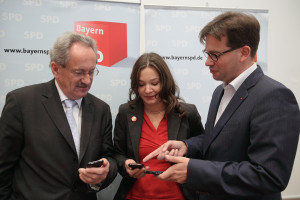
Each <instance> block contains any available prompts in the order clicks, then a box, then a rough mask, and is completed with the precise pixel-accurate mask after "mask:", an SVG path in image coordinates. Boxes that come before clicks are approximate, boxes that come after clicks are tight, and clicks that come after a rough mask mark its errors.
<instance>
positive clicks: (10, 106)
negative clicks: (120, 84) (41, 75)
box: [0, 32, 117, 200]
mask: <svg viewBox="0 0 300 200" xmlns="http://www.w3.org/2000/svg"><path fill="white" fill-rule="evenodd" d="M50 59H51V61H50V67H51V70H52V73H53V75H54V79H53V80H51V81H49V82H47V83H42V84H37V85H32V86H27V87H24V88H21V89H17V90H14V91H12V92H9V93H8V94H7V97H6V104H5V106H4V108H3V111H2V116H1V118H0V199H26V200H34V199H38V200H43V199H48V200H54V199H55V200H56V199H64V200H66V199H70V200H96V199H97V197H96V192H97V191H99V190H101V189H103V188H105V187H107V186H108V185H109V184H110V183H111V182H112V181H113V180H114V178H115V176H116V174H117V167H116V163H115V161H114V160H113V159H112V158H111V153H112V151H113V144H112V119H111V112H110V108H109V106H108V105H107V104H106V103H104V102H103V101H101V100H100V99H98V98H96V97H95V96H93V95H91V94H89V93H88V91H89V89H90V88H91V85H92V82H93V78H94V76H96V75H97V74H98V72H99V71H98V70H97V68H96V62H97V46H96V43H95V41H94V40H93V39H92V38H90V37H88V36H85V35H81V34H78V33H73V32H66V33H64V34H63V35H62V36H60V37H59V38H58V39H57V40H56V42H55V43H54V45H53V47H52V49H51V50H50ZM99 159H101V160H102V161H103V163H102V166H101V167H99V166H98V167H90V168H86V166H87V164H88V162H91V161H97V160H99Z"/></svg>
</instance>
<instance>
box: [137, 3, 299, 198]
mask: <svg viewBox="0 0 300 200" xmlns="http://www.w3.org/2000/svg"><path fill="white" fill-rule="evenodd" d="M141 4H142V5H162V6H183V7H212V8H237V9H264V10H268V11H269V30H268V35H269V36H268V75H269V76H270V77H272V78H274V79H276V80H278V81H280V82H281V83H283V84H284V85H286V86H287V87H288V88H290V89H291V90H292V91H293V92H294V94H295V96H296V98H297V101H298V103H300V77H299V76H300V62H299V60H298V58H299V57H300V51H299V47H300V39H299V37H300V20H299V19H300V12H299V8H300V1H299V0H263V1H262V0H226V1H224V0H206V1H205V0H141ZM141 18H142V20H141V27H142V28H141V52H143V51H144V49H145V44H144V43H143V42H144V38H143V36H144V32H143V30H144V29H143V25H144V24H143V8H141ZM299 123H300V122H299ZM299 185H300V147H299V148H298V152H297V156H296V160H295V165H294V170H293V172H292V177H291V179H290V182H289V185H288V187H287V189H286V190H285V191H284V192H283V197H284V198H285V199H289V198H297V197H298V198H300V190H299Z"/></svg>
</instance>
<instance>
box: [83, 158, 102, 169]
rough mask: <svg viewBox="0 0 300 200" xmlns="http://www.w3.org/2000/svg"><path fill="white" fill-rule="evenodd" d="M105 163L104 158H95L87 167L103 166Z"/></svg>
mask: <svg viewBox="0 0 300 200" xmlns="http://www.w3.org/2000/svg"><path fill="white" fill-rule="evenodd" d="M102 164H103V160H95V161H91V162H89V163H88V164H87V165H86V167H87V168H91V167H101V166H102Z"/></svg>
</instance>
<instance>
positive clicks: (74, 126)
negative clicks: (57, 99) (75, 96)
mask: <svg viewBox="0 0 300 200" xmlns="http://www.w3.org/2000/svg"><path fill="white" fill-rule="evenodd" d="M64 103H65V106H66V116H67V119H68V122H69V125H70V128H71V131H72V135H73V139H74V143H75V147H76V151H77V155H78V156H79V150H80V138H79V133H78V128H77V124H76V121H75V118H74V115H73V107H74V106H75V105H76V104H77V103H76V101H74V100H70V99H66V100H64Z"/></svg>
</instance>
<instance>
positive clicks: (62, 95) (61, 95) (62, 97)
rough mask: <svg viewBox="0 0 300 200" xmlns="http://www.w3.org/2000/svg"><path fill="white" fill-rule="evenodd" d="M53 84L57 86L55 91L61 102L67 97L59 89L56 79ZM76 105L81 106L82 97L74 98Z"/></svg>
mask: <svg viewBox="0 0 300 200" xmlns="http://www.w3.org/2000/svg"><path fill="white" fill-rule="evenodd" d="M55 85H56V88H57V91H58V94H59V97H60V100H61V102H63V101H64V100H66V99H68V97H67V96H66V95H65V94H64V93H63V91H62V90H61V89H60V87H59V85H58V83H57V81H56V80H55ZM75 101H76V103H77V105H78V107H79V108H80V107H81V102H82V98H80V99H77V100H75Z"/></svg>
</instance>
